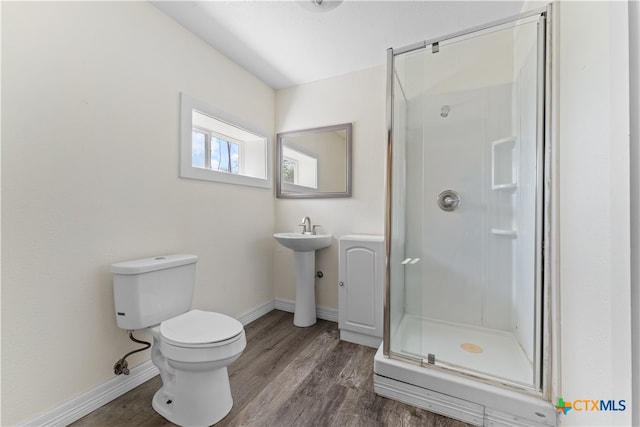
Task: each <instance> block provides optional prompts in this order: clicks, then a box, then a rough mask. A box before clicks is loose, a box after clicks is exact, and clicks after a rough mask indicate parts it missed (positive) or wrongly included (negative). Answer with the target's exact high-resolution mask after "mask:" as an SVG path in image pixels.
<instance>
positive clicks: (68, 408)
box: [19, 298, 338, 427]
mask: <svg viewBox="0 0 640 427" xmlns="http://www.w3.org/2000/svg"><path fill="white" fill-rule="evenodd" d="M294 307H295V303H294V302H293V301H289V300H283V299H278V298H276V299H273V300H271V301H268V302H266V303H264V304H262V305H260V306H258V307H256V308H254V309H253V310H250V311H248V312H246V313H244V314H241V315H240V316H238V318H237V319H238V320H239V321H240V323H242V324H243V325H247V324H249V323H251V322H253V321H254V320H256V319H258V318H260V317H262V316H264V315H265V314H267V313H269V312H270V311H272V310H273V309H278V310H282V311H288V312H291V313H293V309H294ZM316 315H317V316H318V318H319V319H324V320H330V321H332V322H337V321H338V310H334V309H331V308H326V307H317V308H316ZM158 373H159V371H158V368H156V367H155V366H154V365H153V363H151V360H147V361H146V362H144V363H142V364H140V365H138V366H136V367H135V368H131V372H130V373H129V375H119V376H117V377H113V378H111V379H110V380H108V381H106V382H104V383H103V384H101V385H99V386H97V387H94V388H93V389H91V390H89V391H87V392H85V393H82V394H81V395H79V396H77V397H75V398H73V399H70V400H67V401H66V402H63V403H62V404H60V405H58V406H56V407H55V408H52V409H50V410H48V411H46V412H44V413H42V414H40V415H38V416H36V417H33V418H30V419H28V420H26V421H23V422H21V423H20V424H19V425H20V426H38V427H39V426H56V427H58V426H66V425H69V424H71V423H73V422H74V421H77V420H79V419H80V418H82V417H84V416H85V415H88V414H90V413H91V412H93V411H95V410H96V409H98V408H100V407H101V406H104V405H106V404H107V403H109V402H111V401H112V400H114V399H116V398H118V397H120V396H122V395H123V394H125V393H126V392H128V391H130V390H133V389H134V388H136V387H137V386H139V385H140V384H142V383H144V382H146V381H149V380H150V379H151V378H153V377H155V376H156V375H158ZM149 404H151V402H149Z"/></svg>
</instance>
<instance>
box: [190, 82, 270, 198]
mask: <svg viewBox="0 0 640 427" xmlns="http://www.w3.org/2000/svg"><path fill="white" fill-rule="evenodd" d="M194 110H195V111H197V112H199V113H201V114H204V115H207V116H210V117H212V118H214V119H216V120H219V121H221V122H225V123H227V124H229V125H231V126H234V127H236V128H239V129H242V130H244V131H246V132H250V133H252V134H254V135H256V136H258V137H260V138H262V139H264V150H265V152H264V161H265V178H258V177H253V176H247V175H242V173H243V172H244V171H245V170H244V167H243V162H244V161H242V160H241V161H239V164H238V169H239V171H238V173H230V172H225V171H217V170H213V169H211V168H210V166H209V169H207V168H202V167H198V166H193V165H192V156H193V153H192V139H191V138H192V131H194V130H196V131H198V132H201V133H204V134H205V135H206V136H207V139H208V140H209V141H208V145H209V155H210V153H211V148H210V146H211V135H212V134H213V135H214V136H217V137H222V138H220V139H224V140H226V141H229V142H232V143H239V147H238V148H239V156H240V157H241V158H242V157H244V156H243V151H244V147H243V146H244V144H242V141H236V140H235V139H234V138H231V139H233V140H230V139H229V137H228V136H227V135H220V134H218V133H217V132H215V130H212V129H203V128H202V127H200V126H197V127H194V126H193V111H194ZM272 151H273V148H272V138H271V137H270V136H269V134H268V133H267V132H265V131H263V130H261V129H259V128H258V127H256V126H255V125H253V124H251V123H249V122H247V121H246V120H243V119H240V118H238V117H235V116H233V115H231V114H228V113H227V112H225V111H222V110H221V109H219V108H216V107H213V106H211V105H208V104H206V103H204V102H202V101H199V100H197V99H195V98H193V97H191V96H189V95H187V94H185V93H181V94H180V167H179V169H180V171H179V176H180V177H181V178H189V179H199V180H205V181H214V182H223V183H227V184H236V185H246V186H250V187H260V188H272V187H273V172H272V167H273V166H272V163H273V154H272ZM205 157H206V156H205ZM210 161H211V160H210V159H209V164H210ZM207 163H208V162H207V160H206V158H205V165H206V164H207Z"/></svg>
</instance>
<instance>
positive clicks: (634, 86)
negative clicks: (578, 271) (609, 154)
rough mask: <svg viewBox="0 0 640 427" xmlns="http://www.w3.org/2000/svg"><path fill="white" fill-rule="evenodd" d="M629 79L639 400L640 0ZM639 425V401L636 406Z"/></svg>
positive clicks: (639, 395) (637, 387) (639, 393)
mask: <svg viewBox="0 0 640 427" xmlns="http://www.w3.org/2000/svg"><path fill="white" fill-rule="evenodd" d="M629 62H630V67H629V83H630V87H629V89H630V92H629V96H630V98H631V106H630V109H631V111H630V113H629V117H630V126H631V153H630V154H631V180H630V181H631V260H632V261H631V296H632V301H631V307H632V318H631V325H632V333H633V337H632V339H633V357H632V362H631V363H632V366H633V394H632V395H633V401H634V402H640V2H638V1H633V2H630V3H629ZM632 421H633V425H640V404H636V405H634V407H633V420H632Z"/></svg>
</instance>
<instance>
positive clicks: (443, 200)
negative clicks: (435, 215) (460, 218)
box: [438, 190, 460, 212]
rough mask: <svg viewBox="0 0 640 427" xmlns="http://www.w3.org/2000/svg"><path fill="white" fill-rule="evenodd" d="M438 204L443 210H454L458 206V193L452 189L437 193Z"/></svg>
mask: <svg viewBox="0 0 640 427" xmlns="http://www.w3.org/2000/svg"><path fill="white" fill-rule="evenodd" d="M438 206H439V207H440V209H442V210H443V211H445V212H451V211H454V210H456V208H457V207H458V206H460V195H459V194H458V193H456V192H455V191H453V190H444V191H443V192H442V193H440V194H438Z"/></svg>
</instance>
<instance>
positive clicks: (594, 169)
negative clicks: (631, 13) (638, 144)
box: [554, 2, 637, 425]
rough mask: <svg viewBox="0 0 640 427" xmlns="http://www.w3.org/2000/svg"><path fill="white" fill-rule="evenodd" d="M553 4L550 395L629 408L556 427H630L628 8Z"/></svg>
mask: <svg viewBox="0 0 640 427" xmlns="http://www.w3.org/2000/svg"><path fill="white" fill-rule="evenodd" d="M556 7H558V16H559V23H558V24H559V25H558V26H557V34H555V35H554V37H556V38H557V39H556V40H557V48H558V51H557V63H556V64H554V65H555V67H556V70H557V77H558V79H557V80H556V86H555V87H556V89H555V90H556V96H557V98H556V99H557V100H558V110H557V112H556V115H555V116H554V118H555V119H556V120H557V132H556V135H555V143H556V144H557V150H558V152H557V154H558V156H557V159H556V162H557V163H556V165H557V167H558V171H559V176H557V177H556V190H557V194H556V196H555V200H556V202H557V204H558V205H557V209H558V210H557V212H558V214H559V215H558V230H559V235H558V243H559V252H558V253H556V254H555V256H554V262H557V263H559V264H558V267H559V270H558V273H559V275H558V283H557V284H558V286H559V295H560V310H561V318H560V322H561V323H560V324H559V325H558V328H559V332H560V340H559V341H560V346H561V349H560V350H561V353H560V356H561V359H560V361H561V372H560V378H559V389H557V390H556V395H555V396H554V397H558V396H562V397H563V398H564V400H565V401H573V400H578V399H615V400H618V399H625V400H626V401H627V405H628V409H627V410H626V411H619V412H612V411H602V412H597V413H595V412H586V411H576V410H572V411H569V413H568V414H567V415H561V416H560V422H561V424H562V425H631V409H629V406H631V347H630V346H631V344H630V343H631V333H630V325H631V319H630V303H629V301H630V278H629V271H630V249H629V248H630V242H629V231H630V230H629V224H630V217H629V209H630V206H629V196H628V195H629V98H628V96H629V75H628V71H629V63H628V46H629V45H628V40H629V38H628V32H627V30H628V28H627V23H628V15H627V3H626V2H560V3H559V4H556ZM635 219H636V220H637V218H635ZM634 262H637V260H634ZM636 402H637V397H636Z"/></svg>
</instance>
